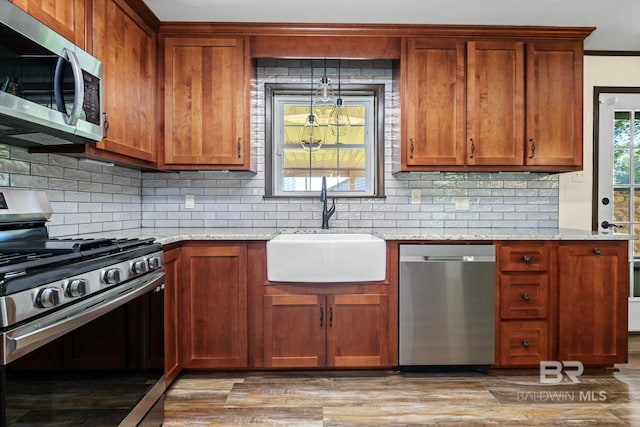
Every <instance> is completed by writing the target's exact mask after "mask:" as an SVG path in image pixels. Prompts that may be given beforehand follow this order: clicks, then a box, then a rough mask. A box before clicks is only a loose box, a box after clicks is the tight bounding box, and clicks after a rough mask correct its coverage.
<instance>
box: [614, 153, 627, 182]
mask: <svg viewBox="0 0 640 427" xmlns="http://www.w3.org/2000/svg"><path fill="white" fill-rule="evenodd" d="M629 168H630V166H629V150H613V184H614V185H615V184H629V174H630V170H629Z"/></svg>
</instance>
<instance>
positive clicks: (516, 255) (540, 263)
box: [498, 242, 551, 272]
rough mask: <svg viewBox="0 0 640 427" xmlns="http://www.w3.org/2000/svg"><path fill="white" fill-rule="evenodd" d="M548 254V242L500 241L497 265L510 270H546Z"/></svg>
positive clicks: (502, 269) (549, 248)
mask: <svg viewBox="0 0 640 427" xmlns="http://www.w3.org/2000/svg"><path fill="white" fill-rule="evenodd" d="M550 254H551V247H550V246H549V243H548V242H530V243H502V244H500V245H499V246H498V257H499V265H498V267H499V269H500V270H501V271H510V272H534V271H535V272H540V271H547V270H548V269H549V265H550V264H549V260H550Z"/></svg>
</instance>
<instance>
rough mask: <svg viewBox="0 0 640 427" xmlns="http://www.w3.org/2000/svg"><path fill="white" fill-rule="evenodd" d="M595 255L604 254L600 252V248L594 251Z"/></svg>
mask: <svg viewBox="0 0 640 427" xmlns="http://www.w3.org/2000/svg"><path fill="white" fill-rule="evenodd" d="M593 253H594V254H595V255H600V254H601V253H602V252H601V251H600V248H595V249H594V250H593Z"/></svg>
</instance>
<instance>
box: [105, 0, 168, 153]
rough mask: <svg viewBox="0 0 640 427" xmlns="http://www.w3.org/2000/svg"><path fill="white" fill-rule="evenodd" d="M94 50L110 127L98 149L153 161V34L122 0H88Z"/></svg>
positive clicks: (154, 97)
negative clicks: (90, 2)
mask: <svg viewBox="0 0 640 427" xmlns="http://www.w3.org/2000/svg"><path fill="white" fill-rule="evenodd" d="M92 4H93V6H92V7H93V9H92V12H93V13H92V16H93V21H94V22H93V24H94V33H93V53H94V55H95V56H96V57H97V58H98V59H100V61H102V64H103V81H102V89H103V94H104V96H103V111H104V112H105V113H106V116H105V118H106V121H107V122H108V127H107V129H106V130H105V136H104V139H103V140H102V141H101V142H98V143H97V144H96V147H97V148H98V149H100V150H105V151H107V152H108V153H115V154H118V155H121V156H124V157H125V158H132V159H138V160H142V161H144V162H149V163H154V162H156V160H157V156H156V152H157V151H156V122H157V118H156V104H157V102H156V97H157V88H156V77H155V76H156V47H155V46H156V34H155V33H154V32H153V31H152V30H151V28H149V26H147V25H146V24H145V23H144V21H143V20H142V19H141V18H140V17H139V16H138V15H137V14H136V13H135V12H134V11H133V10H132V9H131V7H130V6H129V5H128V4H127V3H126V2H125V1H124V0H106V1H99V2H98V1H94V2H92Z"/></svg>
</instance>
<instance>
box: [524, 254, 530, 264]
mask: <svg viewBox="0 0 640 427" xmlns="http://www.w3.org/2000/svg"><path fill="white" fill-rule="evenodd" d="M522 261H524V262H526V263H530V262H531V256H529V255H525V256H523V257H522Z"/></svg>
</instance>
